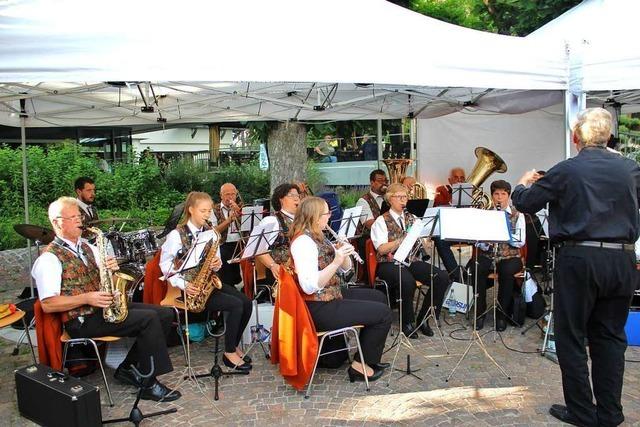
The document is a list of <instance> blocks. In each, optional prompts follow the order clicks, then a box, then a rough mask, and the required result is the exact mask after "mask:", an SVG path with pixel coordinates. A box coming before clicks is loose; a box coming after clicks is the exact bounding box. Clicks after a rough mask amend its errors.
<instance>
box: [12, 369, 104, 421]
mask: <svg viewBox="0 0 640 427" xmlns="http://www.w3.org/2000/svg"><path fill="white" fill-rule="evenodd" d="M15 379H16V393H17V395H18V409H19V410H20V415H22V416H23V417H26V418H28V419H30V420H31V421H33V422H34V423H37V424H40V425H43V426H52V427H57V426H60V427H63V426H64V427H74V426H83V427H85V426H100V425H102V411H101V408H100V391H99V389H98V387H95V386H92V385H91V384H89V383H87V382H85V381H82V380H79V379H76V378H73V377H70V376H68V375H65V374H63V373H62V372H58V371H54V370H53V369H51V368H49V367H48V366H44V365H31V366H27V367H25V368H21V369H18V370H16V371H15Z"/></svg>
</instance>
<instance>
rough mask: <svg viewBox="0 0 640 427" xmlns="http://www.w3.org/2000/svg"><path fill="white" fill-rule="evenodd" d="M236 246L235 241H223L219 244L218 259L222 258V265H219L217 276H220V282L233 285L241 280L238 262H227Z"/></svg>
mask: <svg viewBox="0 0 640 427" xmlns="http://www.w3.org/2000/svg"><path fill="white" fill-rule="evenodd" d="M236 246H237V242H232V243H224V244H222V245H221V246H220V259H221V260H222V267H220V270H218V277H220V280H222V283H228V284H230V285H235V284H238V283H240V282H241V281H242V276H241V275H240V263H238V262H236V263H233V264H229V263H228V262H227V261H229V260H230V259H232V258H233V254H234V252H235V250H236Z"/></svg>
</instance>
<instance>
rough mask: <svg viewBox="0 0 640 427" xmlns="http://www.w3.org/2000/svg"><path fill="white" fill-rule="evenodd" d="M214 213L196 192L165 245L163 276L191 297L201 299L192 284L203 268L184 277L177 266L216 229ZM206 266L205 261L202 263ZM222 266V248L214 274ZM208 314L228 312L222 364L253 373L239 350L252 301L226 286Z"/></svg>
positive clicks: (206, 199) (215, 294) (213, 297)
mask: <svg viewBox="0 0 640 427" xmlns="http://www.w3.org/2000/svg"><path fill="white" fill-rule="evenodd" d="M212 210H213V201H212V200H211V196H209V195H208V194H207V193H201V192H196V191H192V192H191V193H189V195H188V196H187V200H186V201H185V204H184V219H183V220H182V222H181V223H180V224H178V227H177V228H176V229H175V230H173V231H172V232H171V233H169V234H168V235H167V240H166V241H165V242H164V244H163V245H162V253H161V257H160V269H161V270H162V273H163V274H164V275H165V276H167V277H169V279H168V280H169V283H170V284H171V285H172V286H175V287H178V288H180V289H181V290H185V289H186V291H187V294H189V295H197V294H198V292H199V289H198V288H197V287H196V286H194V285H193V283H192V282H191V281H192V280H194V278H195V277H197V275H198V273H199V271H200V266H198V267H195V268H193V269H191V270H189V271H186V272H184V273H181V274H173V275H172V273H173V272H175V271H176V270H178V269H179V267H176V264H177V263H179V262H180V258H181V257H184V256H186V254H187V253H188V251H189V247H190V246H191V243H192V241H193V239H194V238H196V237H197V236H198V234H199V233H200V232H202V231H205V230H210V229H211V228H212V226H211V224H209V223H208V222H207V221H208V219H209V217H210V216H211V211H212ZM212 244H213V242H212V241H209V242H208V243H207V246H205V249H204V250H203V252H202V253H203V257H202V258H203V259H204V258H206V256H207V255H206V254H207V252H208V249H209V248H210V247H211V246H212ZM201 262H202V260H201ZM221 265H222V261H221V260H220V247H218V257H217V260H215V262H214V270H215V271H219V270H220V267H221ZM206 307H207V308H206V310H207V311H208V312H209V313H212V312H216V311H226V312H227V315H226V316H225V326H226V331H225V338H224V356H223V357H222V361H223V362H224V364H225V366H227V367H230V368H235V369H237V370H241V371H249V370H251V358H250V357H249V356H245V355H244V353H243V352H242V350H241V349H240V348H239V347H238V345H239V344H240V339H241V338H242V331H244V329H245V328H246V326H247V323H249V319H250V317H251V310H252V305H251V301H250V300H249V299H248V298H247V297H246V296H245V295H244V294H243V293H241V292H240V291H238V290H237V289H236V288H235V287H234V286H232V285H230V284H227V283H224V280H223V284H222V288H221V289H214V290H213V292H212V293H211V295H210V296H209V299H208V300H207V303H206Z"/></svg>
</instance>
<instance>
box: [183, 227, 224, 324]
mask: <svg viewBox="0 0 640 427" xmlns="http://www.w3.org/2000/svg"><path fill="white" fill-rule="evenodd" d="M212 230H213V232H214V234H215V237H214V238H215V239H216V240H215V242H213V244H212V245H211V247H210V248H209V252H207V256H206V258H205V259H204V261H203V263H202V266H201V267H200V271H199V272H198V275H197V276H196V277H195V278H194V279H193V280H191V285H192V286H193V287H195V288H197V290H198V293H197V294H195V295H189V294H187V299H186V301H185V303H186V306H187V309H188V310H189V311H191V312H194V313H200V312H202V311H204V309H205V307H206V305H207V300H208V299H209V295H211V292H213V289H214V288H215V289H220V288H222V281H221V280H220V278H219V277H218V275H217V274H216V273H215V271H213V262H214V260H215V259H216V258H217V256H218V247H219V246H220V234H219V233H218V232H217V231H216V229H215V228H213V229H212Z"/></svg>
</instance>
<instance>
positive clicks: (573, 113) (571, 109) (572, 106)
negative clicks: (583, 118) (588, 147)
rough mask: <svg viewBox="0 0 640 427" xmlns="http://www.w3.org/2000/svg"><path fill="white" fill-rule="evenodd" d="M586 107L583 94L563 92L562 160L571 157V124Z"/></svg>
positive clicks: (585, 98)
mask: <svg viewBox="0 0 640 427" xmlns="http://www.w3.org/2000/svg"><path fill="white" fill-rule="evenodd" d="M586 105H587V96H586V94H585V93H584V92H580V93H578V94H574V93H571V91H568V90H565V91H564V120H565V124H564V128H565V134H564V158H565V159H568V158H569V157H571V142H572V141H571V124H572V123H573V122H574V120H575V119H576V117H577V116H578V113H579V112H580V111H581V110H584V109H585V107H586Z"/></svg>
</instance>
